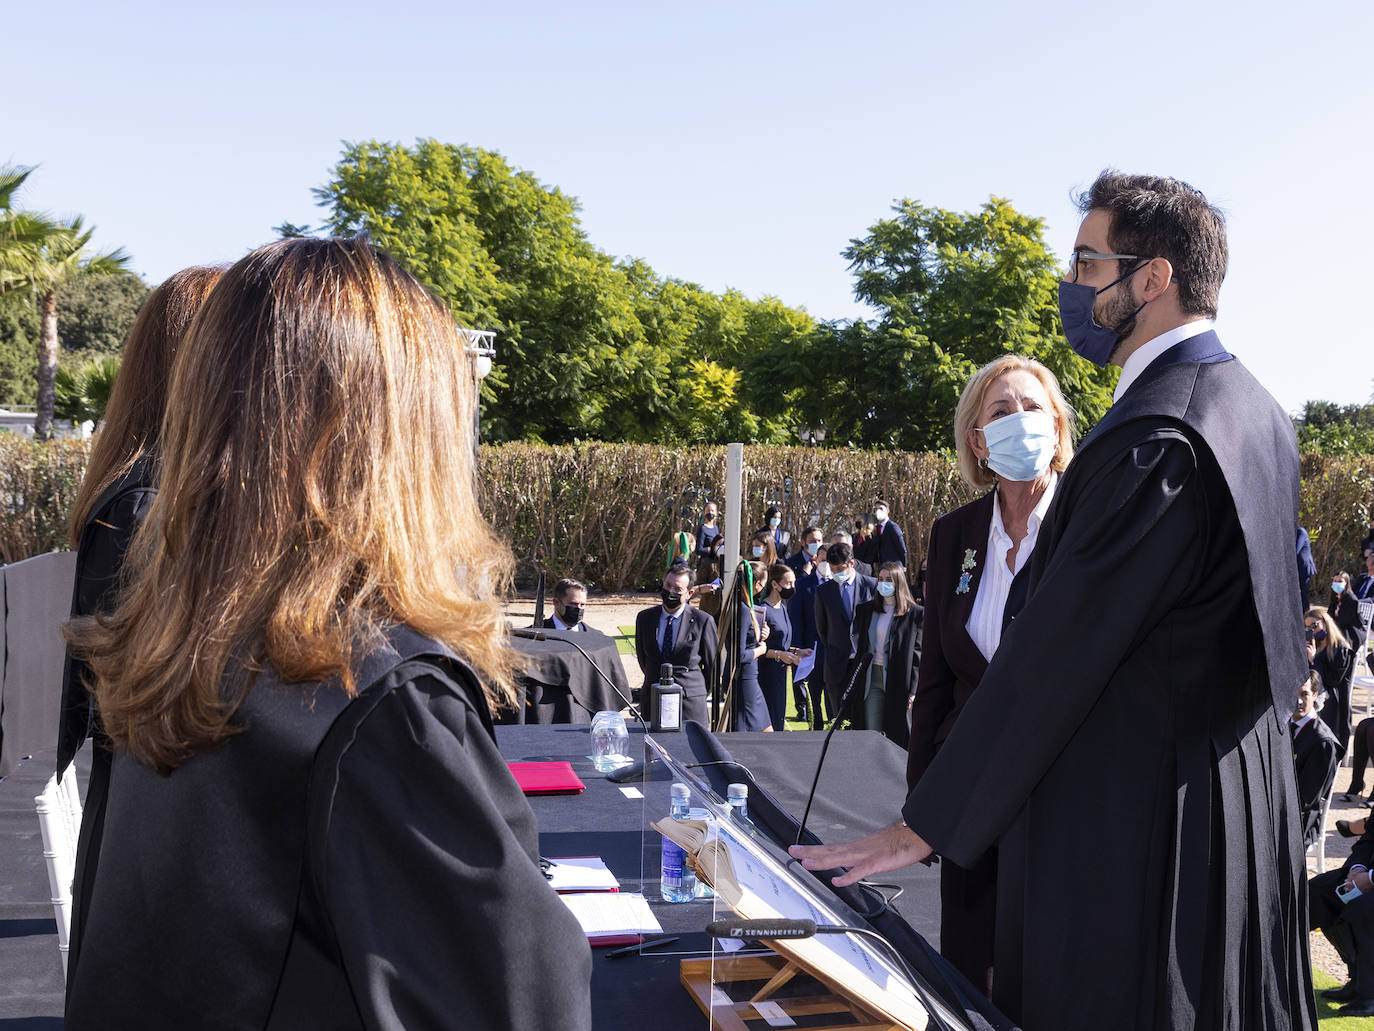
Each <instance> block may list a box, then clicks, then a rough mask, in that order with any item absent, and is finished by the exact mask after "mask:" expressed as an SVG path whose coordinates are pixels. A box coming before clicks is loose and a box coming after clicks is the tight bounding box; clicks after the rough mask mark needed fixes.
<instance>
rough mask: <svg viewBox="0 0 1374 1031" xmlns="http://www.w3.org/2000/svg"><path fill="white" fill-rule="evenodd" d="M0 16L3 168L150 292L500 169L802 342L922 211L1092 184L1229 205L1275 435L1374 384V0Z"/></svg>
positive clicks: (397, 4) (1238, 345)
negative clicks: (370, 143)
mask: <svg viewBox="0 0 1374 1031" xmlns="http://www.w3.org/2000/svg"><path fill="white" fill-rule="evenodd" d="M200 7H201V5H197V4H187V3H184V2H182V3H176V4H173V3H162V2H142V3H140V2H131V3H127V4H119V5H111V4H108V3H104V2H102V3H99V4H97V3H92V2H89V0H76V2H74V3H66V4H61V5H49V4H40V3H37V2H35V0H27V2H22V3H21V2H19V0H10V2H9V3H7V4H5V5H4V17H3V29H0V33H3V38H4V40H5V58H4V65H3V67H4V80H5V85H6V90H5V93H6V96H5V102H4V104H3V110H2V113H0V162H10V163H18V164H25V165H34V164H36V165H39V166H40V167H39V170H38V171H37V172H36V173H35V174H34V175H33V176H32V177H31V179H30V184H31V185H30V186H28V187H27V188H26V191H25V193H23V194H21V197H20V200H21V202H22V203H23V204H24V205H25V206H29V207H34V208H40V209H45V210H48V211H51V212H53V213H55V214H74V213H80V214H83V215H85V216H86V218H87V220H88V221H89V222H92V223H94V224H95V225H96V226H97V227H98V230H97V236H96V243H97V244H98V245H99V246H102V247H116V246H122V247H124V248H125V249H126V250H127V251H128V252H129V253H130V254H131V255H132V256H133V265H134V268H135V269H137V270H138V271H139V272H140V273H141V274H142V275H143V276H144V277H145V278H146V279H148V280H149V281H150V282H157V281H159V280H160V279H162V278H164V277H165V276H167V275H168V274H170V273H171V272H174V271H176V270H177V269H179V268H182V267H184V266H186V265H191V264H198V263H204V262H217V261H227V260H232V259H234V258H237V257H239V256H241V255H242V254H243V253H244V252H246V251H247V250H249V249H251V248H252V247H253V246H255V245H257V244H259V243H262V242H265V241H266V240H268V239H270V238H271V236H272V232H271V227H272V226H274V225H277V224H279V223H280V222H282V221H283V220H289V221H292V222H310V223H313V222H315V221H317V220H318V217H319V214H320V212H319V210H318V209H317V208H316V207H315V206H314V201H313V198H312V195H311V193H310V190H311V188H312V187H315V186H319V185H321V184H323V183H324V182H325V181H326V180H327V179H328V177H329V171H330V169H331V167H332V166H333V164H334V162H335V161H336V159H337V158H338V155H339V151H340V144H341V141H344V140H348V141H356V140H365V139H383V140H393V141H399V142H404V143H410V142H413V141H414V140H415V139H416V138H418V137H429V136H432V137H434V138H436V139H439V140H441V141H443V142H447V143H467V144H472V145H475V146H480V147H484V148H487V149H491V150H497V151H500V152H501V153H502V154H504V155H505V156H506V157H507V158H508V159H509V160H510V161H511V162H512V164H514V165H516V166H518V167H520V168H524V169H528V170H529V171H532V172H533V173H534V174H535V175H537V176H538V177H539V178H540V179H541V180H542V181H543V182H545V183H547V184H551V185H557V186H559V187H561V188H562V189H563V190H564V191H565V192H567V193H570V194H572V195H573V196H575V197H577V198H579V199H580V201H581V203H582V221H583V225H584V226H585V228H586V230H587V233H588V235H589V237H590V239H591V241H592V242H593V243H594V244H595V245H596V246H598V247H600V248H601V249H603V250H605V251H608V252H610V253H611V254H615V255H618V256H635V257H640V258H643V259H645V260H646V261H648V262H649V263H650V264H651V265H652V266H653V267H654V268H655V269H656V270H657V271H658V272H659V273H660V274H663V275H671V276H676V277H680V278H684V279H689V280H692V281H694V282H697V283H700V284H701V285H703V286H705V287H707V288H709V289H712V290H721V289H724V288H725V287H727V286H729V287H735V288H737V289H739V290H742V291H744V292H745V293H746V294H749V295H750V296H760V295H763V294H772V295H776V296H777V297H779V298H781V299H782V300H784V301H785V302H787V303H789V304H795V305H801V306H804V307H805V308H806V309H807V310H808V311H810V312H811V313H812V314H813V315H815V316H816V317H818V318H823V319H832V318H852V317H856V316H860V315H863V314H864V312H863V310H862V309H861V308H860V307H859V306H858V305H857V304H856V303H855V302H854V300H853V297H852V294H851V280H850V276H849V273H848V271H847V269H846V266H845V262H844V259H843V258H841V257H840V251H841V250H842V249H843V248H844V247H845V245H846V243H847V241H848V240H849V239H850V238H852V237H855V236H859V235H862V234H863V232H864V231H865V229H866V228H867V227H868V226H869V225H870V224H871V223H872V222H874V221H875V220H877V219H879V218H882V217H884V215H885V214H886V213H887V211H888V209H889V206H890V205H891V204H892V202H893V201H894V200H896V199H898V198H900V197H911V198H913V199H915V200H918V201H920V202H921V203H923V204H928V205H934V206H938V207H944V208H953V209H958V210H971V209H974V208H976V207H977V206H978V205H979V204H981V203H982V202H983V201H985V200H987V198H988V196H989V195H991V194H996V195H997V196H1001V197H1006V198H1008V199H1009V200H1010V201H1011V202H1012V203H1013V204H1014V205H1015V206H1016V207H1017V208H1018V209H1019V210H1021V211H1023V212H1026V213H1028V214H1033V215H1036V216H1039V217H1041V218H1043V219H1045V222H1046V226H1047V235H1048V239H1049V241H1050V244H1051V246H1052V247H1053V248H1054V249H1055V250H1056V252H1057V253H1058V254H1059V255H1060V256H1061V257H1062V256H1063V255H1064V254H1065V253H1066V252H1067V251H1068V249H1069V247H1070V246H1071V245H1072V243H1073V236H1074V231H1075V229H1076V226H1077V221H1078V216H1077V215H1076V213H1075V210H1074V208H1073V205H1072V202H1071V199H1070V198H1071V193H1072V191H1073V190H1074V189H1076V188H1081V187H1083V186H1085V185H1086V184H1087V183H1089V182H1091V180H1092V179H1093V177H1094V176H1095V175H1096V173H1097V172H1098V171H1099V170H1100V169H1102V168H1104V167H1107V166H1112V167H1116V168H1120V169H1122V170H1126V171H1148V172H1156V173H1162V174H1168V175H1173V176H1176V177H1178V178H1182V179H1186V180H1188V181H1189V182H1191V183H1192V184H1193V185H1195V186H1197V187H1199V188H1200V189H1202V190H1203V191H1204V192H1205V193H1206V194H1207V195H1208V197H1209V198H1210V199H1211V200H1213V201H1214V202H1215V203H1217V204H1219V205H1220V206H1221V207H1222V208H1223V210H1224V211H1225V212H1226V214H1227V217H1228V223H1229V226H1230V245H1231V266H1230V272H1229V274H1228V276H1227V281H1226V286H1225V287H1224V288H1223V291H1222V296H1221V309H1222V310H1221V318H1220V323H1219V329H1220V331H1221V333H1222V337H1223V340H1224V341H1225V342H1226V344H1227V345H1228V347H1229V348H1230V349H1231V350H1232V351H1234V352H1235V353H1237V354H1238V355H1240V356H1241V357H1242V359H1244V360H1245V361H1246V363H1247V364H1248V365H1249V366H1250V367H1251V368H1252V369H1253V370H1254V371H1255V372H1256V373H1257V374H1258V375H1259V377H1260V379H1261V380H1262V381H1263V382H1264V383H1265V385H1266V386H1268V387H1269V389H1270V390H1271V391H1272V392H1273V393H1274V395H1275V396H1276V397H1277V398H1278V399H1279V401H1280V402H1281V403H1282V404H1283V406H1284V407H1285V408H1286V409H1288V410H1290V411H1292V410H1296V409H1297V408H1299V407H1300V406H1301V404H1302V402H1303V401H1305V400H1307V399H1309V398H1323V399H1327V400H1334V401H1339V402H1342V403H1351V402H1366V401H1368V400H1369V398H1370V394H1371V390H1374V384H1371V378H1374V362H1371V360H1370V359H1371V346H1370V345H1371V343H1374V341H1371V333H1370V329H1369V318H1368V315H1367V308H1368V305H1369V303H1370V291H1369V287H1368V284H1369V281H1370V269H1371V268H1374V255H1371V254H1369V250H1370V248H1371V246H1374V214H1371V205H1370V201H1369V196H1368V191H1369V187H1370V184H1371V181H1374V176H1372V175H1371V164H1374V77H1372V76H1371V72H1370V65H1371V61H1370V58H1369V48H1370V44H1371V41H1374V4H1371V3H1370V2H1368V0H1360V2H1355V0H1329V2H1326V3H1323V4H1319V5H1311V6H1307V5H1297V4H1293V3H1282V4H1280V3H1272V2H1269V0H1251V2H1249V3H1244V4H1242V3H1240V2H1238V0H1235V2H1231V3H1224V4H1223V3H1217V2H1214V0H1195V2H1190V3H1175V2H1171V0H1160V2H1156V3H1154V4H1148V5H1145V4H1097V5H1088V4H1084V3H1080V2H1069V3H1050V4H1041V3H1033V2H1027V0H988V2H977V0H974V2H964V3H940V4H932V3H928V2H922V0H906V2H883V3H877V2H871V3H869V2H851V3H849V4H842V3H835V2H830V3H825V4H818V3H809V2H792V3H786V4H783V3H771V2H753V3H751V2H747V0H737V2H734V3H717V2H714V0H707V2H700V3H696V4H687V5H681V6H680V7H679V6H677V5H668V4H656V3H651V2H650V3H646V2H643V0H640V2H637V3H615V2H608V0H584V2H583V3H581V4H567V3H559V4H552V3H530V4H518V3H508V4H504V5H501V4H494V3H486V4H481V5H478V4H468V3H463V2H461V0H460V2H444V3H438V2H435V3H430V2H411V0H391V2H388V3H376V2H369V3H358V2H355V0H337V2H331V3H327V4H326V3H315V2H293V0H277V2H274V3H268V2H261V0H242V2H238V3H236V4H234V5H225V4H215V5H204V10H201V9H200Z"/></svg>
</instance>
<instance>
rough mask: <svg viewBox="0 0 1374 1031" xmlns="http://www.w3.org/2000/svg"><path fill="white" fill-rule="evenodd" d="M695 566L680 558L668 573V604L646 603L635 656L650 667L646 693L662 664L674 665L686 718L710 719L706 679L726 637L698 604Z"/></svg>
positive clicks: (664, 592) (639, 622) (644, 668)
mask: <svg viewBox="0 0 1374 1031" xmlns="http://www.w3.org/2000/svg"><path fill="white" fill-rule="evenodd" d="M691 596H692V570H691V569H690V568H688V566H687V565H686V564H685V563H682V562H676V563H674V564H673V565H671V566H669V567H668V572H666V573H664V574H663V590H662V597H663V604H662V605H654V606H652V607H650V608H647V609H642V610H641V611H640V613H639V615H638V616H636V617H635V657H636V658H637V659H638V660H639V668H640V670H641V671H642V672H643V673H644V687H643V688H642V689H641V694H640V697H641V698H644V697H647V688H648V686H649V685H650V684H656V683H658V674H659V667H660V666H661V665H662V664H663V663H665V662H667V663H671V664H672V667H673V679H674V680H676V681H677V682H678V684H680V685H681V686H682V718H683V719H684V720H696V721H697V722H698V723H701V724H709V722H710V707H709V705H708V703H707V695H706V685H707V684H708V683H710V679H711V672H712V671H713V670H714V669H715V665H716V656H717V655H718V653H719V650H720V642H719V640H718V638H717V636H716V623H715V620H713V619H712V618H711V617H710V616H708V615H707V614H706V613H704V612H702V611H701V610H700V609H695V608H692V606H691V605H690V604H689V600H690V599H691Z"/></svg>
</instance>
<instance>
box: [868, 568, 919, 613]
mask: <svg viewBox="0 0 1374 1031" xmlns="http://www.w3.org/2000/svg"><path fill="white" fill-rule="evenodd" d="M884 573H886V574H887V575H888V576H890V577H892V588H893V589H892V599H893V601H895V602H896V603H897V604H896V606H895V607H894V608H893V610H892V614H893V615H894V616H905V615H906V614H907V613H908V612H910V611H911V610H912V608H913V607H914V606H915V605H916V599H915V598H914V597H912V595H911V587H910V586H909V585H908V584H907V582H906V567H905V566H903V565H902V564H901V563H900V562H884V563H883V564H882V565H881V566H879V567H878V569H877V576H878V577H879V578H881V577H882V576H883V574H884ZM875 597H876V595H875ZM881 600H882V599H881V598H879V601H881Z"/></svg>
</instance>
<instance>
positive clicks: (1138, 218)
mask: <svg viewBox="0 0 1374 1031" xmlns="http://www.w3.org/2000/svg"><path fill="white" fill-rule="evenodd" d="M1075 202H1076V203H1077V204H1078V210H1079V211H1081V212H1082V213H1083V214H1085V215H1086V214H1087V213H1088V212H1090V211H1105V212H1106V213H1107V214H1108V215H1110V216H1111V228H1110V229H1109V230H1108V236H1107V245H1108V246H1109V247H1110V248H1111V250H1112V252H1113V253H1115V254H1138V255H1140V256H1141V257H1142V258H1167V259H1168V260H1169V263H1170V264H1171V265H1173V267H1174V278H1176V279H1177V280H1178V302H1179V307H1181V308H1182V309H1183V311H1184V312H1186V313H1187V314H1189V315H1204V316H1206V317H1208V318H1215V317H1216V314H1217V294H1218V293H1220V292H1221V281H1222V280H1223V279H1224V278H1226V257H1227V255H1226V219H1225V218H1224V217H1223V215H1222V213H1221V212H1220V210H1218V209H1217V208H1215V207H1213V206H1212V205H1211V204H1208V203H1207V198H1206V197H1204V196H1203V195H1202V192H1201V191H1200V190H1197V189H1194V188H1193V187H1191V186H1189V185H1188V184H1187V183H1185V182H1180V181H1179V180H1177V179H1169V178H1166V177H1164V176H1158V175H1124V174H1123V173H1121V172H1117V171H1115V170H1114V169H1110V168H1109V169H1107V170H1105V171H1104V172H1103V173H1102V174H1101V175H1099V176H1098V177H1097V181H1096V182H1094V183H1093V184H1092V186H1090V187H1088V189H1087V190H1085V191H1084V192H1083V193H1080V194H1079V195H1078V196H1077V197H1076V198H1075ZM1122 264H1123V265H1126V264H1127V263H1122ZM1130 264H1131V265H1133V264H1135V263H1130ZM1128 267H1129V266H1128ZM1122 271H1123V272H1124V271H1126V269H1125V268H1123V269H1122Z"/></svg>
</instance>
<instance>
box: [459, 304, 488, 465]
mask: <svg viewBox="0 0 1374 1031" xmlns="http://www.w3.org/2000/svg"><path fill="white" fill-rule="evenodd" d="M461 332H462V334H463V337H464V339H465V340H466V341H467V342H466V343H465V344H464V345H463V353H464V354H470V355H472V372H473V376H474V378H475V379H476V384H475V386H476V396H475V397H474V398H473V400H472V460H473V462H474V463H475V462H476V461H477V445H478V444H479V443H480V442H481V439H482V380H484V379H486V378H487V373H489V372H491V360H492V359H493V358H495V357H496V333H495V331H493V330H490V329H464V330H461Z"/></svg>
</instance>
